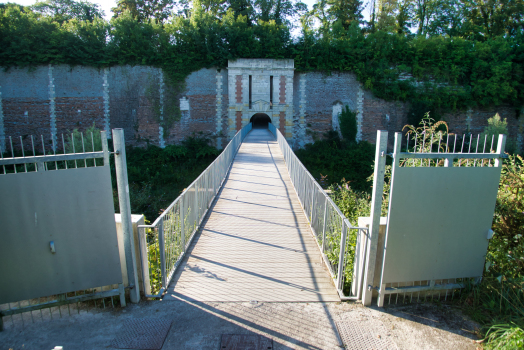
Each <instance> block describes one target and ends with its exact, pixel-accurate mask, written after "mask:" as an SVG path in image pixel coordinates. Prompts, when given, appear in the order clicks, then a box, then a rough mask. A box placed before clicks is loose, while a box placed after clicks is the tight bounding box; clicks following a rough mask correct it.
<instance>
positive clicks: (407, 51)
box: [0, 0, 524, 111]
mask: <svg viewBox="0 0 524 350" xmlns="http://www.w3.org/2000/svg"><path fill="white" fill-rule="evenodd" d="M523 6H524V0H498V1H495V0H371V1H370V2H367V3H363V2H362V1H360V0H318V2H317V3H316V4H315V5H314V6H313V8H312V9H309V10H307V8H306V6H305V5H304V4H303V3H301V2H299V1H296V0H179V1H178V2H175V1H171V0H121V1H120V2H119V3H118V6H117V8H116V9H115V10H114V16H113V18H112V19H111V20H110V21H106V20H104V19H103V18H102V15H103V13H102V11H101V10H100V9H99V7H98V6H97V5H93V4H91V3H89V2H86V1H75V0H47V1H46V2H40V3H36V4H35V5H33V6H31V7H22V6H19V5H16V4H10V3H7V4H0V64H1V65H2V66H3V67H4V68H9V67H13V66H18V67H26V66H32V65H38V64H48V63H52V64H70V65H87V66H94V67H108V66H112V65H123V64H131V65H152V66H156V67H162V68H163V69H164V70H165V71H166V73H167V75H166V76H167V77H168V79H170V81H172V82H177V81H178V82H181V81H183V78H184V77H185V76H186V75H187V74H189V73H190V72H192V71H195V70H198V69H200V68H203V67H211V66H216V67H219V68H220V67H226V66H227V60H229V59H236V58H241V57H242V58H292V59H294V60H295V67H296V69H297V70H298V71H302V72H306V71H323V72H330V71H347V72H353V73H354V74H355V75H356V77H357V79H358V80H359V81H360V82H362V84H363V86H364V87H365V88H367V89H369V90H371V91H373V93H374V94H375V95H376V96H377V97H380V98H383V99H386V100H397V101H410V102H413V104H414V105H423V106H425V107H424V108H430V109H431V110H437V111H438V110H439V109H453V108H463V107H467V106H475V105H480V106H487V105H497V104H512V105H515V106H519V105H521V104H522V101H524V45H523V42H524V40H523V39H524V31H523V18H522V16H523V15H524V10H523ZM365 11H369V16H368V17H367V18H366V19H364V12H365ZM367 13H368V12H366V14H367Z"/></svg>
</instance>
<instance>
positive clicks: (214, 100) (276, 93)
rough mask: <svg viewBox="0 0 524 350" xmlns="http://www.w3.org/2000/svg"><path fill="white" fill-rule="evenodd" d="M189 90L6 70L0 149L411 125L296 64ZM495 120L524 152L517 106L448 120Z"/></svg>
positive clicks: (257, 68) (455, 124) (158, 79)
mask: <svg viewBox="0 0 524 350" xmlns="http://www.w3.org/2000/svg"><path fill="white" fill-rule="evenodd" d="M182 83H183V84H180V86H178V88H173V87H172V86H171V85H170V83H169V79H167V77H166V76H165V74H164V73H163V72H162V70H161V69H159V68H154V67H148V66H133V67H131V66H117V67H111V68H103V69H97V68H92V67H82V66H77V67H70V66H64V65H60V66H53V65H49V66H40V67H37V68H32V69H27V68H23V69H19V68H12V69H9V70H7V71H0V147H1V148H2V150H5V149H6V148H5V146H6V140H7V139H6V137H8V136H12V137H20V136H21V137H22V138H27V137H29V136H30V135H44V138H45V140H46V142H47V144H48V145H49V146H51V145H52V142H53V140H56V138H57V137H58V136H59V135H60V134H62V133H67V132H71V131H73V129H78V130H80V131H83V130H85V129H86V128H88V127H90V126H92V125H93V123H94V124H95V125H96V127H97V128H99V129H105V130H109V129H112V128H123V129H124V131H125V136H126V142H127V143H128V144H130V145H133V146H146V145H148V144H153V145H157V146H159V147H165V146H166V145H169V144H174V143H178V142H180V141H182V140H183V139H185V138H186V137H188V136H191V135H192V134H193V133H196V134H203V135H206V136H208V137H211V138H212V139H213V140H214V143H215V144H216V146H217V147H219V148H221V147H223V146H225V145H226V144H227V142H228V141H229V140H230V139H231V138H232V136H233V135H234V134H235V133H236V131H238V130H240V128H241V127H242V126H244V125H246V124H247V123H249V122H250V121H251V120H252V118H253V117H254V116H255V115H258V116H262V115H267V117H268V118H269V121H270V122H271V123H272V124H274V125H275V126H276V127H277V128H279V129H280V131H281V132H282V134H283V135H285V137H286V139H287V140H288V142H289V143H290V144H291V145H292V147H293V148H300V147H303V146H304V145H305V144H307V143H310V142H313V141H314V140H315V139H318V138H321V137H322V136H323V134H324V133H325V132H326V131H328V130H336V131H338V130H339V124H338V115H339V113H340V112H341V111H342V108H345V106H348V107H349V109H350V110H352V111H354V112H356V113H357V127H358V130H357V131H358V133H357V140H359V141H360V140H365V141H369V142H372V143H374V142H375V137H376V130H378V129H380V130H387V131H389V134H390V135H393V134H394V132H396V131H400V130H402V127H403V126H404V125H405V124H407V112H408V110H409V104H407V103H402V102H391V101H384V100H381V99H379V98H376V97H375V96H373V94H372V93H371V92H370V91H367V90H365V89H364V88H363V87H362V85H361V84H360V83H359V82H358V81H357V79H356V77H355V75H354V74H353V73H350V72H330V73H322V72H307V73H304V72H296V71H295V68H294V61H293V60H292V59H281V60H279V59H238V60H235V61H229V62H228V67H226V68H206V69H201V70H199V71H196V72H193V73H191V74H190V75H188V76H187V77H186V79H185V81H184V82H182ZM495 113H499V114H500V116H501V117H502V118H507V121H508V127H509V130H510V132H509V137H510V138H513V139H515V140H517V141H518V142H519V143H520V144H519V146H520V147H522V142H523V137H522V133H523V130H524V118H523V117H520V118H517V117H519V115H518V113H517V112H516V108H515V106H497V107H490V108H478V109H470V110H463V111H454V112H451V113H448V114H445V115H444V116H443V119H444V120H446V121H447V122H448V124H449V125H450V131H451V132H454V133H459V134H461V133H464V132H467V131H468V130H469V131H471V132H472V133H474V134H478V133H481V132H482V131H483V129H484V127H485V126H486V125H487V120H488V118H491V117H493V115H494V114H495ZM257 120H258V119H257ZM260 120H262V119H260ZM266 122H268V121H266ZM110 134H111V133H108V135H110ZM391 141H392V140H391Z"/></svg>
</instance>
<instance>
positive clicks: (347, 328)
mask: <svg viewBox="0 0 524 350" xmlns="http://www.w3.org/2000/svg"><path fill="white" fill-rule="evenodd" d="M336 325H337V328H338V332H339V334H340V337H341V338H342V341H343V342H344V345H345V346H346V349H347V350H368V349H374V350H392V349H397V346H396V345H395V343H393V341H392V340H391V339H390V336H388V332H387V331H386V329H385V328H384V326H382V325H380V324H377V321H376V320H375V321H371V320H370V321H367V320H348V321H342V322H336Z"/></svg>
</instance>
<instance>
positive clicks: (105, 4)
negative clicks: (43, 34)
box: [0, 0, 317, 20]
mask: <svg viewBox="0 0 524 350" xmlns="http://www.w3.org/2000/svg"><path fill="white" fill-rule="evenodd" d="M88 1H89V2H92V3H94V4H99V5H100V6H101V7H102V10H104V13H105V18H106V19H107V20H109V19H110V18H111V16H112V15H113V14H112V12H111V8H112V7H116V2H117V0H98V1H96V0H88ZM316 1H317V0H302V2H303V3H305V4H306V5H307V6H308V9H309V10H311V9H312V8H313V4H315V3H316ZM0 2H11V3H16V4H20V5H23V6H30V5H33V4H34V3H35V2H36V0H0Z"/></svg>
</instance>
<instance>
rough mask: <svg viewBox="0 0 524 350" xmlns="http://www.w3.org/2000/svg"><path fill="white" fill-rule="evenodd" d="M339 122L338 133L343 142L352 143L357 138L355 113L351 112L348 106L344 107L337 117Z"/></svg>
mask: <svg viewBox="0 0 524 350" xmlns="http://www.w3.org/2000/svg"><path fill="white" fill-rule="evenodd" d="M338 119H339V121H340V133H341V134H342V137H343V138H344V140H346V141H348V142H350V143H353V142H356V137H357V130H358V128H357V113H355V112H353V111H351V110H350V109H349V106H345V108H344V109H342V112H341V113H340V115H339V116H338Z"/></svg>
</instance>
